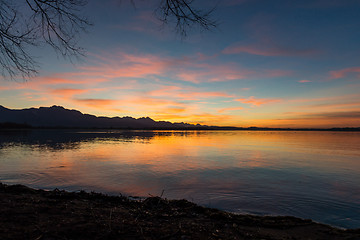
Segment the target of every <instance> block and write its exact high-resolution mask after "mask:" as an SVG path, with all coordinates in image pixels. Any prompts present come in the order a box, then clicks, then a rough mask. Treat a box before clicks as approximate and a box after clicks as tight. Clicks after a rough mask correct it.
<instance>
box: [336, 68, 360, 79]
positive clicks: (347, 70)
mask: <svg viewBox="0 0 360 240" xmlns="http://www.w3.org/2000/svg"><path fill="white" fill-rule="evenodd" d="M351 73H359V74H358V75H357V77H358V78H360V67H351V68H344V69H340V70H335V71H330V78H331V79H338V78H344V77H346V76H347V75H348V74H351Z"/></svg>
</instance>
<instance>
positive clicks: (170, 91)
mask: <svg viewBox="0 0 360 240" xmlns="http://www.w3.org/2000/svg"><path fill="white" fill-rule="evenodd" d="M147 94H148V95H149V96H154V97H167V98H172V99H179V100H186V101H191V100H192V101H195V100H200V99H204V98H233V97H234V95H231V94H228V93H225V92H213V91H209V92H206V91H203V92H200V91H193V90H189V89H183V88H180V87H177V86H165V87H162V88H160V89H157V90H153V91H150V92H148V93H147Z"/></svg>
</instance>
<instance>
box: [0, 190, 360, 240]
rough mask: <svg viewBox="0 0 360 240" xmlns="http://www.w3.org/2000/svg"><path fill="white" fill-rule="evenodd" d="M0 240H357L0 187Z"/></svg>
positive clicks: (294, 225) (182, 209)
mask: <svg viewBox="0 0 360 240" xmlns="http://www.w3.org/2000/svg"><path fill="white" fill-rule="evenodd" d="M0 239H37V240H40V239H182V240H186V239H360V229H357V230H341V229H337V228H333V227H330V226H327V225H323V224H318V223H314V222H312V221H311V220H303V219H298V218H294V217H259V216H251V215H235V214H230V213H227V212H222V211H219V210H216V209H210V208H204V207H200V206H198V205H196V204H193V203H191V202H188V201H186V200H167V199H161V198H159V197H151V198H147V199H143V200H130V199H128V198H126V197H122V196H119V197H115V196H106V195H103V194H99V193H86V192H76V193H71V192H66V191H60V190H54V191H43V190H35V189H31V188H28V187H25V186H22V185H5V184H1V183H0Z"/></svg>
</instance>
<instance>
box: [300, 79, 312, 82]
mask: <svg viewBox="0 0 360 240" xmlns="http://www.w3.org/2000/svg"><path fill="white" fill-rule="evenodd" d="M298 82H299V83H309V82H311V81H310V80H306V79H304V80H300V81H298Z"/></svg>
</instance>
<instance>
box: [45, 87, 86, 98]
mask: <svg viewBox="0 0 360 240" xmlns="http://www.w3.org/2000/svg"><path fill="white" fill-rule="evenodd" d="M87 91H88V90H85V89H75V88H58V89H54V90H52V91H51V92H52V93H53V94H56V95H62V96H64V97H72V96H74V95H78V94H82V93H85V92H87Z"/></svg>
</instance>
